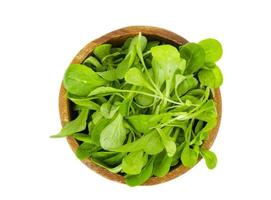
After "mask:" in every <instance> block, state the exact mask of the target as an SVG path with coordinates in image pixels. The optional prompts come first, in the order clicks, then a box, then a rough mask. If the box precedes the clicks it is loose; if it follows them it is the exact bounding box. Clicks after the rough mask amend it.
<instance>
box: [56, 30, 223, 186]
mask: <svg viewBox="0 0 271 200" xmlns="http://www.w3.org/2000/svg"><path fill="white" fill-rule="evenodd" d="M139 32H141V33H142V35H145V36H147V37H148V38H152V39H157V40H160V41H165V42H167V43H170V44H173V45H182V44H185V43H187V40H186V39H184V38H183V37H181V36H179V35H177V34H175V33H173V32H171V31H168V30H165V29H162V28H157V27H150V26H130V27H126V28H121V29H118V30H115V31H113V32H110V33H108V34H106V35H104V36H102V37H100V38H98V39H96V40H93V41H92V42H90V43H88V44H87V45H86V46H85V47H84V48H83V49H82V50H81V51H80V52H79V53H78V54H77V55H76V56H75V57H74V59H73V60H72V63H82V62H83V60H85V58H86V57H88V56H89V55H90V54H91V52H92V51H93V49H94V48H95V47H96V46H98V45H100V44H103V43H111V44H113V45H120V44H122V43H123V42H124V41H125V40H126V39H127V38H128V37H132V36H135V35H137V34H138V33H139ZM214 100H215V102H216V108H217V111H218V123H217V126H216V127H215V128H214V129H213V130H211V131H210V134H209V138H208V140H206V141H205V142H204V144H203V147H204V148H205V149H210V148H211V146H212V144H213V142H214V140H215V138H216V136H217V133H218V129H219V126H220V121H221V113H222V102H221V95H220V90H219V89H216V90H215V92H214ZM59 113H60V119H61V123H62V126H63V125H64V124H65V123H67V122H68V121H70V119H71V114H72V113H71V109H70V102H69V100H68V99H67V93H66V90H65V88H64V87H63V85H62V84H61V88H60V93H59ZM67 141H68V143H69V144H70V146H71V148H72V150H73V151H74V152H75V151H76V149H77V148H78V143H77V141H76V140H75V139H74V138H73V137H67ZM199 161H200V159H199ZM82 162H83V163H84V164H85V165H87V166H88V167H89V168H90V169H92V170H94V171H95V172H97V173H98V174H100V175H102V176H103V177H105V178H108V179H110V180H113V181H117V182H120V183H124V177H123V176H121V175H119V174H114V173H111V172H109V171H108V170H106V169H104V168H102V167H99V166H97V165H96V164H94V163H93V162H91V160H90V159H85V160H83V161H82ZM188 170H190V169H188V168H186V167H184V166H183V165H179V166H177V167H175V168H174V169H172V170H171V171H170V172H169V173H168V174H167V175H166V176H164V177H161V178H160V177H152V178H150V179H149V180H148V181H147V182H145V183H144V185H155V184H159V183H163V182H166V181H169V180H171V179H174V178H176V177H178V176H180V175H182V174H184V173H185V172H187V171H188Z"/></svg>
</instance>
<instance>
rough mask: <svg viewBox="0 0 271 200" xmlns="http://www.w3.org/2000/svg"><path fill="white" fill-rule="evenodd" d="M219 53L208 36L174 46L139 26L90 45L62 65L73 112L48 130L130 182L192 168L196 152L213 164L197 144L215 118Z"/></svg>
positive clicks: (79, 154)
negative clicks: (116, 40)
mask: <svg viewBox="0 0 271 200" xmlns="http://www.w3.org/2000/svg"><path fill="white" fill-rule="evenodd" d="M221 56H222V47H221V44H220V43H219V42H218V41H217V40H215V39H205V40H202V41H201V42H199V43H187V44H185V45H183V46H179V47H176V46H172V45H169V44H165V43H163V42H161V41H153V40H152V41H151V40H150V41H148V40H147V38H146V37H144V36H142V35H141V34H140V33H139V35H137V36H135V37H133V38H129V39H127V40H126V41H125V42H124V44H123V45H122V46H118V47H113V46H112V45H111V44H102V45H100V46H97V47H96V48H95V49H94V51H93V53H92V55H91V56H89V57H88V58H87V59H86V60H85V61H84V62H83V63H82V64H71V65H70V66H69V68H68V69H67V71H66V72H65V76H64V80H63V84H64V87H65V89H66V90H67V92H68V98H69V100H70V101H72V102H73V112H75V113H76V117H75V118H74V119H73V120H72V121H70V122H69V123H67V124H66V125H65V126H64V127H63V128H62V130H61V131H60V132H59V133H58V134H57V135H54V136H52V137H66V136H72V137H74V138H75V139H76V140H77V141H78V143H79V144H80V145H79V147H78V149H77V151H76V155H77V157H78V158H79V159H80V160H82V159H87V158H88V159H91V160H92V162H94V163H96V164H97V165H99V166H101V167H103V168H106V169H107V170H109V171H110V172H113V173H119V174H121V175H123V176H125V180H126V183H127V184H128V185H130V186H136V185H140V184H142V183H144V182H145V181H147V180H148V179H149V178H150V177H152V176H157V177H162V176H165V175H166V174H167V173H168V172H169V171H170V170H171V169H172V168H173V167H174V166H175V167H176V166H178V165H181V164H182V165H184V166H186V167H189V168H190V167H193V166H194V165H195V164H196V163H197V161H198V159H199V157H203V158H204V159H205V161H206V164H207V167H208V168H210V169H212V168H214V167H215V166H216V162H217V158H216V155H215V154H214V153H213V152H211V151H210V150H206V149H203V148H201V146H202V144H203V142H204V140H206V139H207V138H208V134H209V132H210V130H212V129H213V128H214V127H215V126H216V124H217V111H216V106H215V102H214V100H213V95H214V93H213V89H214V88H218V87H219V86H220V85H221V84H222V82H223V77H222V73H221V71H220V69H219V68H218V67H217V65H216V64H215V62H216V61H218V60H219V59H220V57H221Z"/></svg>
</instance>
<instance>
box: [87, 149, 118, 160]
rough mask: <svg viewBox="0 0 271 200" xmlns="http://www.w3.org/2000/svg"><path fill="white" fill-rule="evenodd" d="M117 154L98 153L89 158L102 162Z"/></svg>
mask: <svg viewBox="0 0 271 200" xmlns="http://www.w3.org/2000/svg"><path fill="white" fill-rule="evenodd" d="M117 154H118V153H116V152H111V151H98V152H94V153H92V155H91V157H92V158H95V159H98V160H104V159H107V158H110V157H112V156H115V155H117Z"/></svg>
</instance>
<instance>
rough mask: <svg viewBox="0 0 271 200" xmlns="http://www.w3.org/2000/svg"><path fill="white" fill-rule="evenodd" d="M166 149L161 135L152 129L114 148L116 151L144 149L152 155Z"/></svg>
mask: <svg viewBox="0 0 271 200" xmlns="http://www.w3.org/2000/svg"><path fill="white" fill-rule="evenodd" d="M163 149H164V146H163V144H162V142H161V139H160V136H159V135H158V134H157V133H156V131H152V132H150V133H148V134H146V135H144V136H142V137H140V138H139V139H138V140H136V141H134V142H132V143H128V144H125V145H122V146H120V147H118V148H115V149H113V151H116V152H135V151H140V150H144V151H145V152H146V153H148V154H150V155H155V154H158V153H160V152H161V151H162V150H163Z"/></svg>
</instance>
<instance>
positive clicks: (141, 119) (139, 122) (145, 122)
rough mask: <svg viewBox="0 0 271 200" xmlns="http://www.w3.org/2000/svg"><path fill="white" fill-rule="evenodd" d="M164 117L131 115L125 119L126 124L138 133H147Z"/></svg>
mask: <svg viewBox="0 0 271 200" xmlns="http://www.w3.org/2000/svg"><path fill="white" fill-rule="evenodd" d="M163 116H164V115H159V114H157V115H156V114H154V115H143V114H141V115H133V116H130V117H127V120H128V122H129V123H130V124H131V125H132V126H133V127H134V129H135V130H137V131H138V132H140V133H148V132H150V130H151V128H153V127H155V126H157V125H158V123H159V122H160V121H161V119H162V118H163Z"/></svg>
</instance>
